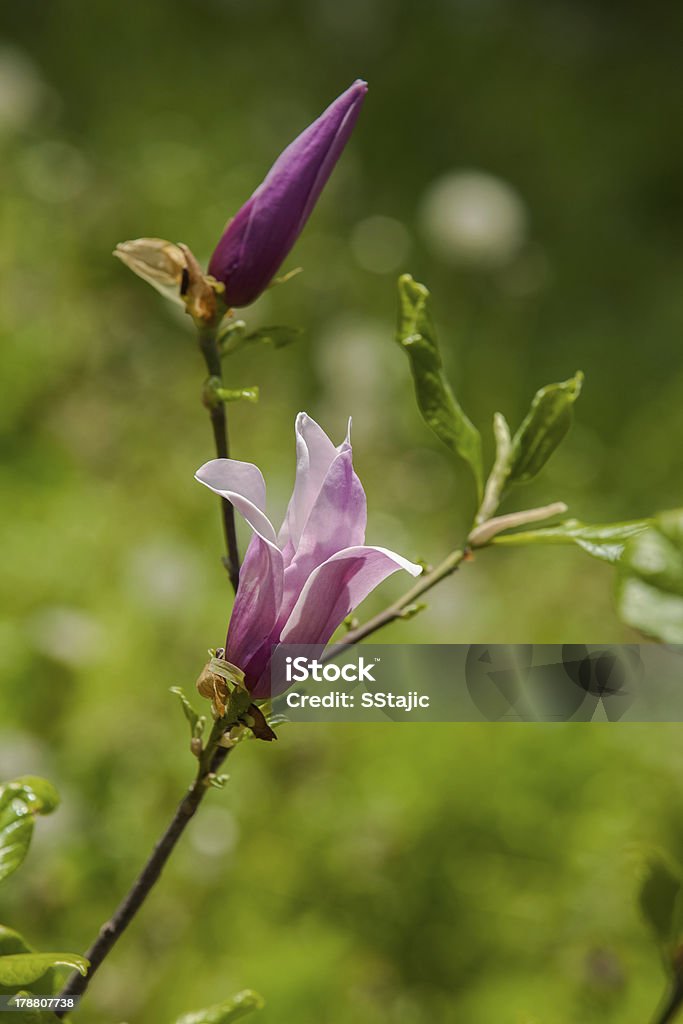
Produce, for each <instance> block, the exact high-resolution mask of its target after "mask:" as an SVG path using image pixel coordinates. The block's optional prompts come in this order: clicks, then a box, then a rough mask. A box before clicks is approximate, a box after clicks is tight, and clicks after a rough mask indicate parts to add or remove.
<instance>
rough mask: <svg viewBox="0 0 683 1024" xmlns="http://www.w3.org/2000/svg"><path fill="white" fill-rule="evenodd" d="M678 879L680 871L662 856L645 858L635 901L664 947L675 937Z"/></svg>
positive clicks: (678, 894)
mask: <svg viewBox="0 0 683 1024" xmlns="http://www.w3.org/2000/svg"><path fill="white" fill-rule="evenodd" d="M681 883H682V879H681V875H680V873H679V872H678V871H677V870H675V869H674V868H673V866H671V865H670V864H669V863H667V861H666V860H665V859H664V858H663V857H653V858H651V859H650V860H649V861H648V864H647V868H646V874H645V878H644V879H643V882H642V884H641V887H640V893H639V898H638V901H639V903H640V909H641V911H642V913H643V917H644V918H645V920H646V921H647V923H648V925H649V926H650V928H651V929H652V931H653V932H654V935H655V938H656V939H657V941H658V942H659V943H660V945H661V946H662V947H663V948H664V950H668V949H670V948H671V946H672V945H673V944H675V942H676V941H677V939H678V938H679V936H678V935H677V934H676V932H677V928H678V923H677V916H676V908H677V902H678V899H679V897H680V894H681V890H682V888H683V886H682V884H681Z"/></svg>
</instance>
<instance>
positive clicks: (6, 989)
mask: <svg viewBox="0 0 683 1024" xmlns="http://www.w3.org/2000/svg"><path fill="white" fill-rule="evenodd" d="M33 952H35V950H33V949H32V947H31V946H29V944H28V943H27V942H26V940H25V939H24V937H23V936H22V935H20V934H19V932H15V931H14V930H13V929H12V928H5V927H4V926H3V925H0V961H1V960H2V958H3V957H5V956H9V955H10V954H12V953H33ZM55 987H56V986H55V972H54V970H53V969H52V968H50V969H49V970H48V971H45V972H44V973H43V974H42V975H41V977H40V978H39V979H38V981H37V982H34V983H33V984H32V985H30V990H31V993H32V994H33V995H45V996H51V995H52V994H53V993H54V992H55ZM16 990H17V987H16V985H10V986H7V985H0V995H13V994H14V993H15V992H16ZM15 1020H16V1018H14V1017H13V1018H12V1021H13V1024H14V1022H15Z"/></svg>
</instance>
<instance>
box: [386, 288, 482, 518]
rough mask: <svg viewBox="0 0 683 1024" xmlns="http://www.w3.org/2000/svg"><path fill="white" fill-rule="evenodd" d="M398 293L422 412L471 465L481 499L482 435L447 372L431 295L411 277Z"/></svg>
mask: <svg viewBox="0 0 683 1024" xmlns="http://www.w3.org/2000/svg"><path fill="white" fill-rule="evenodd" d="M398 291H399V315H398V330H397V334H396V340H397V341H398V343H399V345H400V346H401V347H402V348H403V349H404V351H405V352H406V354H407V356H408V359H409V360H410V369H411V372H412V375H413V382H414V385H415V395H416V397H417V404H418V406H419V409H420V412H421V413H422V417H423V419H424V421H425V423H426V424H427V425H428V426H429V427H430V428H431V429H432V430H433V431H434V433H435V434H436V436H437V437H438V438H439V439H440V440H441V441H443V443H444V444H445V445H446V446H447V447H448V448H450V449H451V451H452V452H455V453H456V454H457V455H459V456H460V457H461V458H462V459H464V460H465V461H466V462H467V463H468V464H469V466H470V468H471V470H472V472H473V474H474V479H475V481H476V485H477V495H478V497H479V498H480V499H481V495H482V490H483V481H484V469H483V463H482V453H481V435H480V434H479V431H478V430H477V428H476V427H475V426H474V425H473V424H472V423H471V422H470V420H469V419H468V418H467V416H466V415H465V413H464V412H463V410H462V408H461V407H460V405H459V403H458V401H457V399H456V398H455V396H454V394H453V392H452V391H451V387H450V384H449V383H448V380H447V379H446V375H445V374H444V372H443V363H442V360H441V353H440V351H439V345H438V342H437V340H436V333H435V331H434V325H433V323H432V319H431V316H430V314H429V309H428V299H429V292H428V291H427V289H426V288H425V286H424V285H422V284H418V282H417V281H414V280H413V278H412V277H411V276H410V274H403V275H402V276H401V277H400V278H399V280H398Z"/></svg>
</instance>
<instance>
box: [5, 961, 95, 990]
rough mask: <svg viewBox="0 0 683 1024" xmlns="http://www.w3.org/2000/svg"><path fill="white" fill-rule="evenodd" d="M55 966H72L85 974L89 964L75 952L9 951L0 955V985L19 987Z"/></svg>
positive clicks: (35, 979)
mask: <svg viewBox="0 0 683 1024" xmlns="http://www.w3.org/2000/svg"><path fill="white" fill-rule="evenodd" d="M57 966H59V967H72V968H74V970H76V971H79V972H80V973H81V974H83V975H85V974H87V973H88V968H89V966H90V964H89V962H88V961H87V960H86V959H85V958H84V957H82V956H78V955H77V954H76V953H11V954H10V955H9V956H2V957H0V985H7V986H10V987H11V986H14V987H15V988H21V987H23V986H24V985H30V984H32V983H33V982H34V981H37V980H38V978H42V976H43V975H44V974H45V972H46V971H49V970H50V968H52V967H57Z"/></svg>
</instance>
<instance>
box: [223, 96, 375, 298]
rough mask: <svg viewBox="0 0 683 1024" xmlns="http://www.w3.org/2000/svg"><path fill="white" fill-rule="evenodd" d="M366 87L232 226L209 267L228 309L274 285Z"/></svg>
mask: <svg viewBox="0 0 683 1024" xmlns="http://www.w3.org/2000/svg"><path fill="white" fill-rule="evenodd" d="M367 88H368V87H367V84H366V83H365V82H362V81H360V80H359V81H357V82H354V84H353V85H352V86H351V87H350V88H349V89H347V90H346V92H344V93H342V95H341V96H339V97H337V99H336V100H335V101H334V103H332V104H331V106H329V107H328V108H327V110H326V111H325V112H324V113H323V114H321V115H320V117H319V118H318V119H317V121H314V122H313V124H311V125H309V126H308V128H306V129H305V131H303V132H302V133H301V135H299V136H298V137H297V138H296V139H295V140H294V142H292V143H290V145H289V146H288V147H287V149H285V150H284V152H283V153H281V154H280V156H279V157H278V159H277V160H276V161H275V163H274V164H273V166H272V167H271V169H270V171H269V172H268V174H267V175H266V178H265V179H264V181H263V182H262V183H261V185H259V187H258V188H257V189H256V191H255V192H254V194H253V195H252V196H251V198H250V199H248V200H247V202H246V203H245V204H244V206H243V207H242V208H241V209H240V210H239V211H238V213H237V214H236V215H235V217H234V218H233V219H232V220H231V221H230V222H229V223H228V226H227V227H226V229H225V231H224V233H223V236H222V237H221V239H220V241H219V243H218V245H217V246H216V249H215V251H214V254H213V256H212V257H211V261H210V263H209V274H211V275H212V276H213V277H215V278H216V280H217V281H220V282H221V283H222V284H223V285H225V292H224V293H223V301H224V302H225V304H226V305H227V306H248V305H249V304H250V303H251V302H253V301H254V299H256V298H258V296H259V295H260V294H261V292H262V291H263V290H264V289H265V288H267V287H268V285H269V284H270V282H271V280H272V279H273V277H274V276H275V274H276V272H277V270H278V268H279V267H280V265H281V264H282V262H283V260H284V259H285V257H286V256H287V254H288V253H289V251H290V249H291V248H292V246H293V245H294V243H295V242H296V240H297V238H298V237H299V235H300V234H301V232H302V231H303V228H304V225H305V224H306V221H307V220H308V218H309V216H310V214H311V211H312V210H313V207H314V206H315V204H316V202H317V201H318V197H319V195H320V193H321V192H322V190H323V188H324V187H325V184H326V182H327V179H328V178H329V176H330V174H331V173H332V171H333V169H334V166H335V164H336V163H337V160H338V159H339V157H340V156H341V154H342V150H343V149H344V146H345V145H346V143H347V142H348V140H349V137H350V135H351V132H352V131H353V127H354V125H355V123H356V119H357V118H358V114H359V112H360V108H361V105H362V103H363V100H364V99H365V94H366V92H367Z"/></svg>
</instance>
